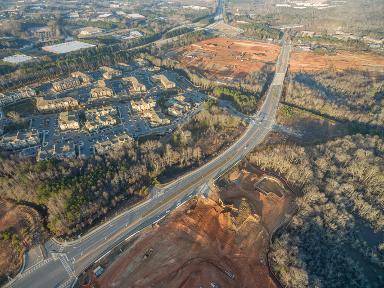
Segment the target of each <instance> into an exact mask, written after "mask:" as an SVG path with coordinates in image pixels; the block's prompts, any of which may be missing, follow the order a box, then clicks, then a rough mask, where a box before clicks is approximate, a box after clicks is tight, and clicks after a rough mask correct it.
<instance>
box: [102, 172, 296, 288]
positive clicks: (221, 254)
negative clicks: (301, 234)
mask: <svg viewBox="0 0 384 288" xmlns="http://www.w3.org/2000/svg"><path fill="white" fill-rule="evenodd" d="M250 170H251V171H250ZM233 173H235V174H233ZM233 173H232V174H231V175H229V177H228V179H231V180H232V181H230V182H229V184H228V185H226V187H225V188H223V189H221V190H220V191H218V192H217V193H216V195H214V196H213V198H215V196H216V198H217V197H220V199H219V200H218V201H214V200H213V199H210V198H208V199H205V198H202V197H198V198H196V199H192V200H191V201H189V202H188V203H186V204H185V205H183V206H181V207H180V208H179V209H177V210H176V211H175V212H174V213H172V214H171V215H170V216H169V217H168V218H166V219H165V220H164V222H163V223H161V224H160V226H157V227H156V228H154V229H153V230H152V231H150V232H148V233H146V234H144V235H142V236H141V238H140V239H138V240H137V241H136V242H135V244H133V246H132V247H131V248H129V249H128V250H127V251H126V252H125V253H124V254H123V255H122V256H121V257H120V258H118V259H117V260H116V261H115V262H114V263H113V264H112V265H111V266H110V267H109V268H107V270H106V272H105V273H104V275H103V276H102V277H101V278H100V279H98V283H97V286H98V287H146V288H147V287H167V288H168V287H169V288H172V287H211V285H212V284H213V283H216V284H218V285H220V286H219V287H222V288H225V287H252V288H257V287H263V288H264V287H271V288H272V287H277V284H276V283H275V282H274V280H273V279H272V277H271V276H270V274H269V270H268V266H267V259H266V257H267V256H266V253H267V250H268V245H269V236H270V233H271V232H272V231H273V230H274V229H275V228H276V227H278V226H280V223H281V221H282V220H283V218H284V217H285V216H284V215H285V213H288V214H289V213H290V212H291V211H292V209H291V208H292V205H291V204H292V203H291V200H292V199H293V195H292V194H291V193H290V192H288V191H287V190H286V189H283V190H282V191H283V192H284V195H281V197H278V196H277V194H275V193H274V192H273V191H259V190H258V188H257V187H256V186H257V185H258V184H256V183H257V181H259V180H260V179H262V177H261V175H257V174H256V173H254V172H253V171H252V168H242V169H241V170H239V171H237V172H236V171H235V172H233ZM265 179H267V178H265ZM227 181H229V180H227ZM267 181H275V180H269V179H267ZM255 185H256V186H255ZM277 185H281V184H277ZM268 187H275V186H274V185H270V186H268ZM276 187H277V186H276ZM279 187H280V186H279ZM222 201H223V202H224V204H223V202H222Z"/></svg>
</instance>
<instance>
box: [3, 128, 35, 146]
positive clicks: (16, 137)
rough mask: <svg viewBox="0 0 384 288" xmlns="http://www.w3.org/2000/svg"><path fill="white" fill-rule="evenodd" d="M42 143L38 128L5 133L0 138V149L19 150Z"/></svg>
mask: <svg viewBox="0 0 384 288" xmlns="http://www.w3.org/2000/svg"><path fill="white" fill-rule="evenodd" d="M39 143H40V138H39V133H38V132H37V130H34V129H33V130H26V131H17V132H13V133H8V134H6V135H3V136H2V137H1V140H0V149H3V150H18V149H22V148H26V147H31V146H36V145H38V144H39Z"/></svg>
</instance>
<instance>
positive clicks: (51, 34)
mask: <svg viewBox="0 0 384 288" xmlns="http://www.w3.org/2000/svg"><path fill="white" fill-rule="evenodd" d="M30 33H31V36H32V37H33V38H35V39H37V40H38V41H40V42H47V41H51V40H55V39H57V37H58V33H57V31H56V29H55V28H53V27H48V26H46V27H39V28H33V29H31V30H30Z"/></svg>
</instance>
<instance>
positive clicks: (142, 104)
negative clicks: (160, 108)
mask: <svg viewBox="0 0 384 288" xmlns="http://www.w3.org/2000/svg"><path fill="white" fill-rule="evenodd" d="M131 107H132V110H134V111H135V112H143V111H146V110H150V109H153V108H155V107H156V101H155V100H153V99H148V100H147V101H145V100H143V99H140V100H138V101H135V100H132V101H131Z"/></svg>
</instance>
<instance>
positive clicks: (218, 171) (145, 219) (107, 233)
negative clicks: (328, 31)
mask: <svg viewBox="0 0 384 288" xmlns="http://www.w3.org/2000/svg"><path fill="white" fill-rule="evenodd" d="M220 2H222V1H220ZM221 5H222V4H221ZM219 6H220V4H219ZM290 50H291V46H290V44H289V43H283V45H282V49H281V52H280V56H279V58H278V61H277V63H276V70H275V76H274V79H273V81H272V83H271V85H270V87H269V89H268V91H267V93H266V97H265V100H264V102H263V105H262V106H261V108H260V110H259V111H258V112H257V113H256V114H255V115H253V116H252V117H251V119H252V120H251V121H250V124H249V126H248V128H247V129H246V131H245V132H244V133H243V135H242V136H241V137H240V138H239V139H238V140H237V141H236V142H235V143H233V144H232V145H231V146H230V147H229V148H228V149H227V150H225V151H224V152H222V153H221V154H220V155H218V156H217V157H215V158H214V159H212V160H211V161H209V162H207V163H206V164H204V165H203V166H201V167H200V168H198V169H196V170H194V171H191V172H190V173H188V174H186V175H184V176H182V177H180V178H178V179H176V180H175V181H173V182H171V183H169V184H167V185H165V186H163V187H161V188H157V187H156V188H153V189H152V194H151V195H152V197H151V198H149V199H148V200H146V201H144V202H142V203H140V204H138V205H137V206H135V207H133V208H131V209H129V210H127V211H125V212H123V213H121V214H119V215H118V216H116V217H115V218H113V219H111V220H110V221H108V222H106V223H104V224H103V225H100V226H99V227H97V228H96V229H94V230H92V231H91V232H89V233H88V234H86V235H84V236H82V237H81V238H79V239H78V240H76V241H72V242H68V243H56V242H55V241H53V240H50V241H49V242H47V243H46V244H45V247H46V249H47V252H48V257H47V258H46V259H45V260H43V261H40V262H38V263H36V264H35V265H33V266H31V267H28V268H27V269H26V270H24V271H23V272H22V273H20V274H18V275H17V276H16V277H15V279H13V281H11V282H10V283H9V284H8V285H7V286H10V287H28V288H34V287H36V288H45V287H47V288H50V287H71V285H72V284H73V283H74V282H75V280H76V277H77V276H78V275H79V274H80V273H81V272H82V271H83V270H84V269H86V268H87V267H88V266H90V265H91V264H92V263H94V262H95V261H96V260H97V259H99V258H100V257H101V256H103V255H104V254H106V253H108V252H109V251H110V250H111V249H112V248H113V247H114V246H115V245H117V244H118V243H121V242H122V241H124V240H125V239H127V238H128V237H131V236H132V235H134V234H136V233H138V232H139V231H141V230H142V229H143V228H145V227H147V226H148V225H150V224H152V223H154V222H156V221H158V220H159V219H161V218H163V217H164V216H165V215H167V214H168V213H169V212H170V211H172V210H173V209H175V208H176V207H177V206H179V205H180V204H181V203H183V202H185V201H186V200H188V199H189V198H191V197H192V196H193V195H196V194H198V193H201V192H204V191H206V190H207V189H208V186H207V183H209V182H210V181H212V180H214V179H217V178H218V177H219V176H221V175H222V174H224V173H225V172H226V171H228V170H229V169H230V168H231V167H233V166H234V165H235V164H236V163H237V162H239V161H240V160H241V159H243V158H244V157H245V155H247V153H249V152H250V151H252V150H253V149H254V148H255V147H256V146H257V145H258V144H260V143H261V142H262V141H263V140H264V138H265V136H266V135H267V134H268V133H269V131H270V130H271V129H272V126H273V124H274V121H275V117H276V112H277V107H278V104H279V101H280V96H281V92H282V89H283V81H284V77H285V74H286V71H287V67H288V61H289V54H290Z"/></svg>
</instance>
